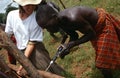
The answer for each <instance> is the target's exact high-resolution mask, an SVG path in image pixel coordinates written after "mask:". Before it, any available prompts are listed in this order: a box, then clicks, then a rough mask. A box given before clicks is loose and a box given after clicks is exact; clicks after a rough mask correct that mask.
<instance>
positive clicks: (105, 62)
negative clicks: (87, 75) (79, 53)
mask: <svg viewBox="0 0 120 78" xmlns="http://www.w3.org/2000/svg"><path fill="white" fill-rule="evenodd" d="M97 12H98V15H99V19H98V22H97V25H96V26H95V31H96V33H97V37H96V39H94V40H91V42H92V45H93V47H94V48H95V51H96V59H95V63H96V67H99V68H108V69H120V40H119V37H120V33H119V32H120V22H119V20H117V19H115V18H114V17H113V16H112V15H110V14H108V13H107V12H105V10H103V9H102V8H98V9H97ZM117 31H119V32H117ZM118 35H119V36H118Z"/></svg>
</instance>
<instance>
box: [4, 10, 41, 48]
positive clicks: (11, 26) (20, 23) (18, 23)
mask: <svg viewBox="0 0 120 78" xmlns="http://www.w3.org/2000/svg"><path fill="white" fill-rule="evenodd" d="M35 14H36V12H33V13H32V14H31V15H30V16H28V17H27V18H26V19H25V20H21V18H20V16H19V10H14V11H11V12H9V13H8V16H7V22H6V28H5V32H6V33H8V34H14V35H15V38H16V41H17V47H18V49H20V50H22V49H25V48H26V46H27V43H28V41H29V40H30V41H38V42H42V41H43V32H42V28H41V27H40V26H39V25H38V24H37V22H36V19H35Z"/></svg>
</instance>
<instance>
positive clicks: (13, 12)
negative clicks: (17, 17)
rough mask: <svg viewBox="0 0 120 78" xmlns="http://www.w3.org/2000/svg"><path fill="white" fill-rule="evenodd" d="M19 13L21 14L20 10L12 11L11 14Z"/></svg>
mask: <svg viewBox="0 0 120 78" xmlns="http://www.w3.org/2000/svg"><path fill="white" fill-rule="evenodd" d="M18 12H19V10H18V9H17V10H12V11H10V12H9V14H15V13H18Z"/></svg>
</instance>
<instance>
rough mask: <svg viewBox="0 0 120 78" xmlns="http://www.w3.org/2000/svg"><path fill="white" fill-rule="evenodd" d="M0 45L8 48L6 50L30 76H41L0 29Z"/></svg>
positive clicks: (37, 77) (36, 77)
mask: <svg viewBox="0 0 120 78" xmlns="http://www.w3.org/2000/svg"><path fill="white" fill-rule="evenodd" d="M0 46H2V47H3V48H5V49H6V50H8V52H9V53H10V54H11V55H13V56H14V57H15V58H16V60H17V61H18V62H19V63H20V64H21V65H22V66H23V68H24V69H25V70H26V71H27V73H28V74H29V75H30V77H31V78H43V77H41V75H40V74H39V72H38V71H37V69H36V68H35V67H34V66H33V65H32V63H31V62H30V61H29V59H28V58H27V57H25V55H24V54H23V53H22V52H21V51H20V50H18V49H17V47H16V45H15V44H14V43H13V42H12V41H11V40H10V38H8V36H7V34H6V33H5V32H4V31H3V30H1V29H0Z"/></svg>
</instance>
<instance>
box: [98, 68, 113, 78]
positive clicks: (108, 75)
mask: <svg viewBox="0 0 120 78" xmlns="http://www.w3.org/2000/svg"><path fill="white" fill-rule="evenodd" d="M99 70H100V71H101V73H102V74H103V76H104V78H113V75H112V71H111V70H110V69H102V68H99Z"/></svg>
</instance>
